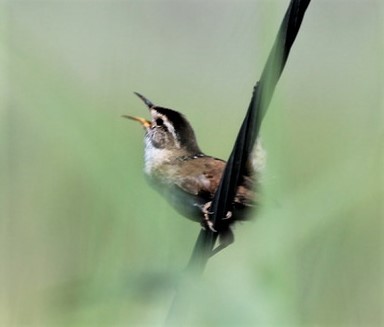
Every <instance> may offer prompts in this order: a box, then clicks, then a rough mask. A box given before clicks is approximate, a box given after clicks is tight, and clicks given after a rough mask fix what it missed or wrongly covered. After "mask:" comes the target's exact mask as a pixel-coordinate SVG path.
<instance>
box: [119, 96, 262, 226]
mask: <svg viewBox="0 0 384 327" xmlns="http://www.w3.org/2000/svg"><path fill="white" fill-rule="evenodd" d="M135 94H136V95H137V96H138V97H139V98H140V99H141V100H142V101H143V102H144V103H145V104H146V106H147V107H148V109H149V113H150V115H151V119H150V120H147V119H145V118H141V117H134V116H127V115H124V116H123V117H125V118H129V119H132V120H135V121H137V122H139V123H140V124H141V125H142V126H143V128H144V130H145V136H144V144H145V147H144V166H145V167H144V171H145V174H146V175H147V176H148V177H149V181H150V182H151V184H152V185H153V187H154V188H155V189H156V190H157V191H159V192H160V194H162V195H164V196H165V197H166V198H167V199H168V201H169V202H170V204H171V205H172V206H173V207H175V208H176V210H177V211H178V212H179V213H181V214H182V215H183V216H185V217H187V218H189V219H191V220H194V221H197V222H200V223H201V224H202V226H203V228H206V227H208V228H210V229H211V230H213V231H215V230H214V227H213V223H212V221H211V220H210V218H209V216H210V214H212V213H211V212H210V210H209V209H210V203H211V201H212V199H213V196H214V195H215V192H216V189H217V188H218V186H219V183H220V179H221V176H222V174H223V171H224V168H225V165H226V162H225V161H224V160H221V159H217V158H214V157H211V156H209V155H206V154H204V153H203V152H202V151H201V150H200V147H199V146H198V144H197V140H196V136H195V132H194V130H193V128H192V126H191V124H190V123H189V122H188V120H187V119H186V118H185V117H184V115H182V114H181V113H179V112H177V111H175V110H172V109H167V108H163V107H160V106H156V105H154V104H153V103H152V102H151V101H149V100H148V99H147V98H145V97H144V96H142V95H141V94H139V93H135ZM263 158H264V152H263V150H262V149H261V145H260V142H257V144H256V146H255V151H254V155H253V164H252V163H251V162H250V164H249V165H248V166H249V168H248V169H247V173H246V174H245V175H244V176H243V178H242V181H241V184H240V185H239V186H238V189H237V192H236V196H235V199H234V201H233V204H232V208H233V209H232V211H231V212H229V213H228V214H227V215H226V217H223V219H225V220H226V221H227V222H228V224H227V226H228V227H229V225H231V224H232V223H233V222H235V221H238V220H245V219H246V217H247V213H246V211H247V210H246V209H249V208H251V207H253V206H254V205H255V203H256V200H257V199H256V193H255V186H256V184H257V181H258V173H259V171H260V169H261V167H262V166H263ZM219 232H221V231H219Z"/></svg>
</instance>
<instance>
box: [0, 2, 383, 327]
mask: <svg viewBox="0 0 384 327" xmlns="http://www.w3.org/2000/svg"><path fill="white" fill-rule="evenodd" d="M287 6H288V0H275V1H257V0H254V1H238V0H236V1H235V0H232V1H216V0H215V1H196V0H195V1H193V0H185V1H165V0H164V1H162V0H159V1H150V0H148V1H139V0H136V1H134V0H127V1H80V0H78V1H75V0H74V1H64V0H63V1H54V0H52V1H33V0H32V1H18V0H13V1H8V2H7V1H5V2H4V1H3V2H2V3H1V4H0V37H1V42H0V126H1V128H0V134H1V136H0V156H1V157H0V158H1V160H0V167H1V169H0V180H1V182H0V215H1V216H0V326H159V325H163V323H164V321H165V319H166V316H167V313H168V310H169V307H170V305H171V302H172V299H173V296H174V284H175V283H176V281H177V279H178V278H179V276H180V273H181V272H182V271H183V269H184V267H185V265H186V263H187V261H188V259H189V256H190V254H191V251H192V248H193V245H194V242H195V240H196V237H197V235H198V232H199V226H198V224H195V223H192V222H190V221H188V220H186V219H184V218H182V217H181V216H178V215H177V214H176V212H175V211H174V210H173V209H172V208H171V207H169V206H168V204H167V203H166V202H165V201H164V200H163V199H162V198H161V197H160V195H158V194H157V193H155V191H153V190H152V189H150V187H149V186H148V185H147V184H146V182H145V179H144V176H143V174H142V166H143V158H142V156H143V131H142V129H141V128H140V127H139V126H138V125H137V124H135V123H133V122H129V121H127V120H124V119H121V118H120V115H121V114H133V115H142V116H145V115H147V112H146V110H145V107H144V106H143V104H142V103H141V102H140V101H139V99H137V98H136V97H135V96H134V95H133V93H132V92H133V91H138V92H141V93H142V94H144V95H145V96H147V97H148V98H149V99H151V100H152V101H153V102H155V103H156V104H159V105H162V106H168V107H171V108H175V109H177V110H179V111H182V112H183V113H185V114H186V115H187V117H188V118H189V119H190V121H191V122H192V124H193V126H194V127H195V130H196V133H197V135H198V140H199V142H200V144H201V147H202V148H203V150H204V151H205V152H206V153H209V154H212V155H214V156H217V157H221V158H227V157H228V155H229V152H230V150H231V148H232V145H233V142H234V138H235V135H236V133H237V131H238V129H239V126H240V123H241V121H242V119H243V116H244V113H245V110H246V108H247V105H248V102H249V100H250V96H251V93H252V88H253V85H254V84H255V82H256V80H257V79H258V77H259V76H260V73H261V69H262V67H263V64H264V62H265V60H266V56H267V54H268V52H269V49H270V48H271V45H272V42H273V40H274V37H275V34H276V32H277V29H278V26H279V24H280V22H281V19H282V17H283V14H284V12H285V10H286V7H287ZM383 7H384V4H383V2H382V1H381V0H376V1H375V0H370V1H369V0H364V1H363V0H360V1H353V0H350V1H316V0H314V1H313V2H312V4H311V5H310V6H309V9H308V12H307V15H306V17H305V19H304V23H303V25H302V29H301V31H300V32H299V35H298V38H297V40H296V43H295V44H294V46H293V50H292V52H291V55H290V58H289V60H288V63H287V66H286V69H285V71H284V73H283V76H282V78H281V80H280V82H279V85H278V87H277V89H276V92H275V96H274V98H273V102H272V103H271V106H270V108H269V112H268V114H267V116H266V119H265V121H264V123H263V127H262V131H261V134H262V139H263V144H264V147H265V148H266V150H267V154H268V161H267V167H266V169H265V174H264V177H263V185H264V186H263V201H262V208H261V210H259V212H258V214H257V219H255V220H254V221H253V222H250V223H245V224H242V225H239V226H238V227H237V228H236V231H235V233H236V242H235V244H233V245H232V246H230V247H229V248H227V249H226V250H225V251H224V252H222V253H220V254H219V255H217V256H215V257H214V258H212V260H210V262H209V264H208V267H207V269H206V271H205V273H204V275H203V277H202V280H201V281H195V284H194V286H193V291H190V293H188V294H189V295H188V299H189V303H188V301H187V300H185V303H184V304H182V305H181V306H180V312H179V313H180V315H181V316H182V321H183V325H184V326H235V325H236V326H256V325H257V326H379V325H383V324H384V318H383V310H382V308H383V307H384V305H383V304H384V301H383V300H384V287H383V275H384V271H383V270H384V269H383V253H384V252H383V220H382V218H383V204H382V203H383V195H384V192H383V191H384V174H383V167H384V156H383V148H384V139H383V136H384V133H383V126H384V110H383V109H384V108H383V106H384V101H383V100H384V99H383V90H384V64H383V58H384V37H383V36H384V24H383V21H384V9H383Z"/></svg>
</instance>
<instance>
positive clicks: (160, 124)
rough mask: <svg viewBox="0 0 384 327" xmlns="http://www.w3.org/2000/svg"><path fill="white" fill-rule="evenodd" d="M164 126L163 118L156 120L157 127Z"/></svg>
mask: <svg viewBox="0 0 384 327" xmlns="http://www.w3.org/2000/svg"><path fill="white" fill-rule="evenodd" d="M163 124H164V121H163V120H162V119H161V118H157V119H156V125H157V126H162V125H163Z"/></svg>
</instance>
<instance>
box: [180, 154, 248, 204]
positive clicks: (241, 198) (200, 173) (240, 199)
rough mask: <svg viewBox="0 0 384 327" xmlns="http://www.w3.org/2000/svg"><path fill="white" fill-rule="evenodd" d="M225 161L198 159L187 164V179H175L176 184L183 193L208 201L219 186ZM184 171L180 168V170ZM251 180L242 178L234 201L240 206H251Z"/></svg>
mask: <svg viewBox="0 0 384 327" xmlns="http://www.w3.org/2000/svg"><path fill="white" fill-rule="evenodd" d="M225 164H226V163H225V161H223V160H220V159H216V158H211V157H209V158H207V157H204V158H198V159H194V160H193V161H189V163H188V168H187V169H188V170H189V171H188V174H187V175H188V177H187V178H177V180H178V181H180V182H179V183H176V185H177V186H178V187H180V188H181V189H182V190H183V191H184V192H187V193H189V194H192V195H195V196H198V197H201V198H203V199H205V200H206V201H210V200H211V199H212V198H213V196H214V195H215V192H216V190H217V188H218V186H219V184H220V179H221V176H222V174H223V171H224V168H225ZM183 169H186V168H185V167H181V170H183ZM184 173H185V170H184ZM253 182H254V181H253V179H252V178H251V177H248V176H244V178H243V180H242V185H241V186H239V188H238V190H237V192H236V197H235V199H234V201H235V202H236V203H240V204H242V205H246V206H249V205H252V204H253V200H254V199H253V197H254V193H253V191H252V187H253Z"/></svg>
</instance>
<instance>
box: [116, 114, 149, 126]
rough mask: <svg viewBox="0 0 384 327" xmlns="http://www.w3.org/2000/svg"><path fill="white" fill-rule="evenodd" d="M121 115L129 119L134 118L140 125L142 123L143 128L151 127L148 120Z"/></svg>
mask: <svg viewBox="0 0 384 327" xmlns="http://www.w3.org/2000/svg"><path fill="white" fill-rule="evenodd" d="M122 117H124V118H128V119H131V120H135V121H137V122H139V123H140V124H141V125H143V127H144V128H149V127H151V122H150V121H149V120H146V119H145V118H141V117H134V116H128V115H122Z"/></svg>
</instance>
